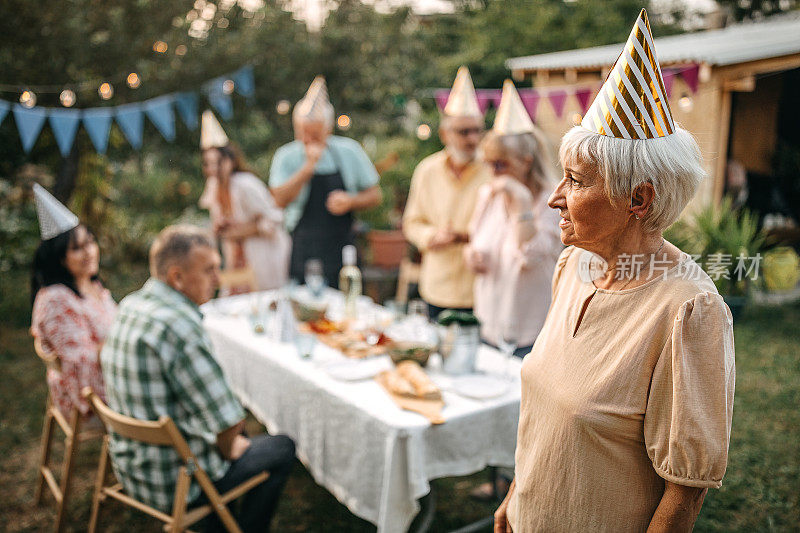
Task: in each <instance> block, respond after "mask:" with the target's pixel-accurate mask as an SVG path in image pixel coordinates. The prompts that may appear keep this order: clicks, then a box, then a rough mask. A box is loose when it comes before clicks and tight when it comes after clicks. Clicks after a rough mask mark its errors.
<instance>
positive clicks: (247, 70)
mask: <svg viewBox="0 0 800 533" xmlns="http://www.w3.org/2000/svg"><path fill="white" fill-rule="evenodd" d="M233 83H234V85H233V87H234V89H235V90H236V92H237V93H239V94H241V95H242V96H246V97H248V98H252V97H253V96H255V94H256V83H255V78H254V77H253V67H252V66H251V65H247V66H246V67H242V68H240V69H239V70H237V71H236V72H235V73H234V74H233Z"/></svg>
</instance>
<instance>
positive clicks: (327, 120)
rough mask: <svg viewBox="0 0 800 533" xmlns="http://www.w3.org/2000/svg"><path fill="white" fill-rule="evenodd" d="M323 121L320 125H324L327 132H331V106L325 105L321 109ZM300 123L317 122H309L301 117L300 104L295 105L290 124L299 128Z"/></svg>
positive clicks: (332, 118)
mask: <svg viewBox="0 0 800 533" xmlns="http://www.w3.org/2000/svg"><path fill="white" fill-rule="evenodd" d="M323 113H324V114H323V120H322V123H323V124H325V127H327V128H328V129H329V130H331V131H333V120H334V114H335V113H334V111H333V106H332V105H331V104H328V105H326V106H325V107H324V108H323ZM301 122H317V121H316V120H313V119H312V120H309V119H308V118H306V117H303V116H302V115H301V113H300V102H297V104H295V106H294V109H293V110H292V123H293V124H294V125H295V126H299V125H300V123H301Z"/></svg>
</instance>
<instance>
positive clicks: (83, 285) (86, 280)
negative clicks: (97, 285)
mask: <svg viewBox="0 0 800 533" xmlns="http://www.w3.org/2000/svg"><path fill="white" fill-rule="evenodd" d="M75 287H77V289H78V292H80V293H81V295H83V296H88V295H89V294H91V292H92V289H93V288H94V285H93V284H92V278H91V277H90V276H86V277H80V278H75Z"/></svg>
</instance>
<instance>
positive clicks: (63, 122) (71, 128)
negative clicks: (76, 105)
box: [48, 109, 81, 157]
mask: <svg viewBox="0 0 800 533" xmlns="http://www.w3.org/2000/svg"><path fill="white" fill-rule="evenodd" d="M48 115H49V116H48V119H49V121H50V129H51V130H53V137H55V138H56V144H58V151H59V152H61V155H62V156H63V157H67V156H68V155H69V152H70V151H71V150H72V143H73V142H75V134H76V133H78V126H80V124H81V112H80V110H78V109H51V110H50V112H49V113H48Z"/></svg>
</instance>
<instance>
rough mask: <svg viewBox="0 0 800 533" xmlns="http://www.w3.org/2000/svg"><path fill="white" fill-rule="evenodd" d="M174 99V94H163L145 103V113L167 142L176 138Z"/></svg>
mask: <svg viewBox="0 0 800 533" xmlns="http://www.w3.org/2000/svg"><path fill="white" fill-rule="evenodd" d="M173 99H174V97H173V96H161V97H158V98H153V99H152V100H148V101H147V102H145V103H144V113H145V115H147V118H149V119H150V122H152V123H153V125H154V126H155V127H156V129H158V131H159V133H161V136H162V137H164V139H166V140H167V142H172V141H174V140H175V115H174V113H173V112H172V101H173Z"/></svg>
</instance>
